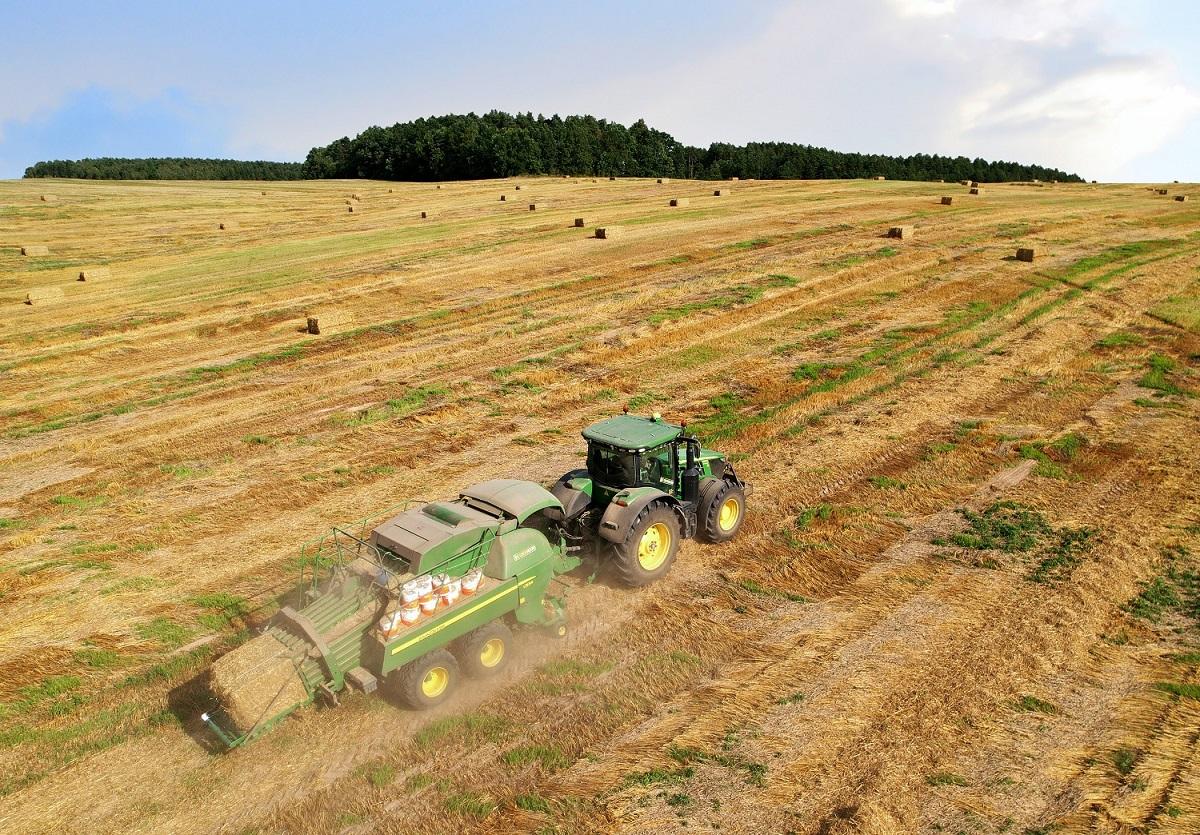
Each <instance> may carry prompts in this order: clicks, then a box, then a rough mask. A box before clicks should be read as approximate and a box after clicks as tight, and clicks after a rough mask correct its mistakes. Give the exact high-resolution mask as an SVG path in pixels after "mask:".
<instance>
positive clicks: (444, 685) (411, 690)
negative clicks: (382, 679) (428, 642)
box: [388, 649, 459, 710]
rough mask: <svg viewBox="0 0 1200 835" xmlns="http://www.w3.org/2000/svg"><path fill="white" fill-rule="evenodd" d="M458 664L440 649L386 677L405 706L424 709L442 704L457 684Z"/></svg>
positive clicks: (451, 656)
mask: <svg viewBox="0 0 1200 835" xmlns="http://www.w3.org/2000/svg"><path fill="white" fill-rule="evenodd" d="M458 675H459V672H458V662H457V661H455V660H454V656H453V655H451V654H450V653H449V652H447V651H446V650H444V649H435V650H434V651H433V652H429V653H426V654H425V655H422V656H421V657H420V658H418V659H417V660H415V661H410V662H409V663H407V664H405V665H404V666H403V667H401V668H400V669H398V670H396V671H395V672H394V673H392V674H391V676H389V677H388V678H389V683H390V684H391V685H392V687H393V689H394V691H395V693H396V694H397V695H398V696H399V697H400V698H401V699H403V700H404V701H405V702H406V703H407V704H408V705H409V707H411V708H413V709H415V710H428V709H429V708H431V707H435V706H437V705H440V704H441V703H442V702H444V701H445V700H446V699H447V698H448V697H449V696H450V693H451V691H453V690H454V687H455V685H457V684H458Z"/></svg>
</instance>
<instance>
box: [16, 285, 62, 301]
mask: <svg viewBox="0 0 1200 835" xmlns="http://www.w3.org/2000/svg"><path fill="white" fill-rule="evenodd" d="M62 297H63V291H62V288H61V287H30V288H29V292H27V293H26V294H25V304H45V303H47V302H55V301H58V300H59V299H61V298H62Z"/></svg>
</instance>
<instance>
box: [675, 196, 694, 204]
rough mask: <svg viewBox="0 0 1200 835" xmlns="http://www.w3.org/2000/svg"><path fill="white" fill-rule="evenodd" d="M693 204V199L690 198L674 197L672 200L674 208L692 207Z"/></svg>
mask: <svg viewBox="0 0 1200 835" xmlns="http://www.w3.org/2000/svg"><path fill="white" fill-rule="evenodd" d="M691 203H692V201H691V198H688V197H672V198H671V205H672V206H690V205H691Z"/></svg>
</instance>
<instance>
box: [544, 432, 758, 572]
mask: <svg viewBox="0 0 1200 835" xmlns="http://www.w3.org/2000/svg"><path fill="white" fill-rule="evenodd" d="M686 430H687V426H686V424H683V425H679V426H676V425H674V424H671V423H667V422H666V421H664V420H663V419H662V417H661V416H660V415H658V414H655V415H653V416H652V417H649V418H645V417H637V416H634V415H630V414H628V413H626V414H623V415H618V416H616V417H611V418H608V419H606V420H602V421H600V422H599V423H595V424H592V425H591V426H589V427H588V428H587V429H585V430H584V431H583V437H584V439H585V440H586V441H587V445H588V449H587V469H583V470H572V471H571V472H569V473H567V474H566V475H564V476H563V477H562V478H560V479H559V480H558V481H557V482H556V483H555V484H554V486H553V487H552V488H551V490H550V492H551V493H553V494H554V496H555V498H557V499H558V500H559V502H560V503H561V504H562V510H561V518H559V511H558V510H557V508H553V509H550V510H548V511H547V516H549V517H551V518H552V519H554V521H556V522H557V523H558V527H559V531H560V532H561V534H562V536H563V537H564V539H565V541H566V542H567V545H568V550H570V551H571V552H572V553H576V554H579V555H580V556H592V557H597V558H605V557H607V558H609V559H610V560H611V561H612V564H613V566H614V568H615V569H616V572H617V574H618V576H619V577H620V579H621V580H622V581H623V582H624V583H625V584H627V585H630V586H643V585H646V584H647V583H651V582H653V581H654V580H657V579H659V578H660V577H662V576H663V575H664V574H666V573H667V572H668V571H669V570H670V568H671V563H672V562H673V561H674V559H675V555H676V553H678V551H679V542H680V540H682V539H687V538H690V537H699V538H701V539H703V540H705V541H707V542H714V543H717V542H728V541H729V540H731V539H733V538H734V536H736V535H737V532H738V530H739V529H740V528H741V526H742V521H743V519H744V518H745V515H746V497H747V496H748V495H750V492H751V487H750V485H749V484H747V483H745V482H744V481H742V479H741V478H739V477H738V474H737V472H736V471H735V470H734V468H733V465H732V464H730V463H729V461H728V460H727V459H726V458H725V456H723V455H721V453H719V452H714V451H713V450H710V449H704V448H703V447H702V446H701V445H700V442H699V441H698V440H697V439H696V438H695V437H692V436H690V435H688V434H687V431H686Z"/></svg>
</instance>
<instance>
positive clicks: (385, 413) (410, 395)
mask: <svg viewBox="0 0 1200 835" xmlns="http://www.w3.org/2000/svg"><path fill="white" fill-rule="evenodd" d="M493 373H494V372H493ZM449 393H450V392H449V390H448V389H446V388H445V387H443V386H432V385H430V386H418V387H417V388H414V389H409V390H408V391H406V392H405V393H404V394H402V395H401V396H399V397H394V398H392V399H391V400H388V401H387V402H385V403H384V404H383V405H382V406H375V407H373V408H370V409H363V410H362V411H360V412H356V413H354V414H352V415H338V416H336V417H335V418H333V422H334V423H337V424H339V425H341V426H369V425H371V424H373V423H379V422H380V421H384V420H399V419H401V418H404V417H407V416H408V415H411V414H412V413H413V412H415V411H417V410H419V409H421V408H423V407H424V406H425V405H427V404H428V403H429V402H430V401H434V400H439V399H441V398H443V397H445V396H446V395H448V394H449Z"/></svg>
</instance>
